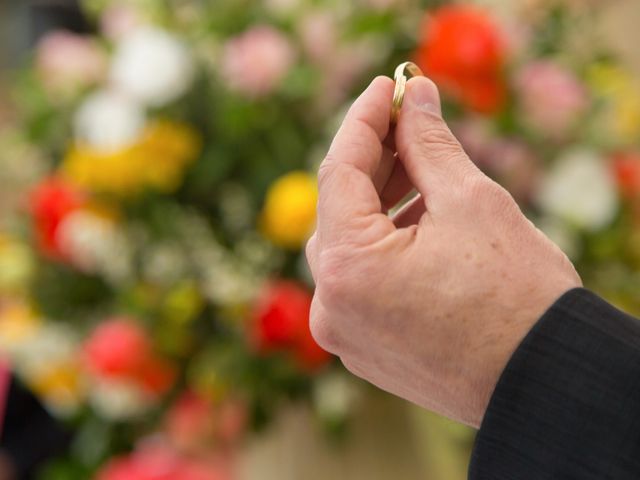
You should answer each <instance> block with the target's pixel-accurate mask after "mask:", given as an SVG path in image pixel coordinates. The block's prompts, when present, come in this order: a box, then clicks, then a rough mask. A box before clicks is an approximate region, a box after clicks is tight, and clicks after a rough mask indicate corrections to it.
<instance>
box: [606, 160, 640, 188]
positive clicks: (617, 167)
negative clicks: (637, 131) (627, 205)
mask: <svg viewBox="0 0 640 480" xmlns="http://www.w3.org/2000/svg"><path fill="white" fill-rule="evenodd" d="M612 160H613V169H614V173H615V176H616V179H617V182H618V187H619V188H620V191H621V193H622V194H623V195H624V196H625V197H628V198H634V197H638V195H639V194H640V153H637V152H621V153H617V154H615V155H613V157H612Z"/></svg>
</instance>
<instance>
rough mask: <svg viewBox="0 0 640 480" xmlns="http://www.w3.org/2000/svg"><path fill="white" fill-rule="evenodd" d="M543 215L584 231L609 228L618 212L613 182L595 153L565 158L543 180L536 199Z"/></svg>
mask: <svg viewBox="0 0 640 480" xmlns="http://www.w3.org/2000/svg"><path fill="white" fill-rule="evenodd" d="M537 200H538V204H539V206H540V207H541V208H542V210H544V211H545V212H547V213H549V214H551V215H554V216H556V217H558V218H560V219H562V220H565V221H567V222H569V223H571V224H573V225H574V226H576V227H579V228H584V229H586V230H590V231H594V230H599V229H602V228H604V227H606V226H607V225H609V224H610V223H611V222H612V221H613V219H614V217H615V215H616V212H617V210H618V195H617V191H616V185H615V180H614V179H613V177H612V174H611V172H610V171H609V169H607V166H606V164H605V161H604V159H603V158H601V157H600V156H599V155H598V154H597V153H595V152H591V151H586V150H574V151H571V152H569V153H567V154H565V155H564V156H563V157H562V158H561V159H559V160H558V161H557V162H556V164H555V165H554V166H553V167H552V169H551V171H550V172H549V174H548V176H547V177H546V178H545V179H543V181H542V184H541V187H540V190H539V192H538V195H537Z"/></svg>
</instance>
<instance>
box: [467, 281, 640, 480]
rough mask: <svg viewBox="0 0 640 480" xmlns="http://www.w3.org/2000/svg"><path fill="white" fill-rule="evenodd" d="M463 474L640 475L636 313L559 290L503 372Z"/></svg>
mask: <svg viewBox="0 0 640 480" xmlns="http://www.w3.org/2000/svg"><path fill="white" fill-rule="evenodd" d="M469 479H470V480H529V479H532V480H545V479H576V480H578V479H580V480H596V479H597V480H603V479H615V480H626V479H634V480H637V479H640V322H639V321H638V320H637V319H635V318H633V317H630V316H629V315H627V314H625V313H623V312H621V311H619V310H617V309H616V308H614V307H612V306H611V305H609V304H608V303H606V302H605V301H604V300H602V299H600V298H599V297H597V296H596V295H594V294H593V293H591V292H589V291H587V290H584V289H575V290H571V291H569V292H567V293H566V294H564V295H563V296H562V297H561V298H560V299H559V300H558V301H557V302H556V303H555V304H554V305H553V306H552V307H551V308H550V309H549V310H548V311H547V312H546V313H545V314H544V315H543V317H542V318H541V319H540V320H539V321H538V323H537V324H536V325H535V326H534V328H533V329H532V330H531V332H529V334H528V335H527V337H526V338H525V339H524V340H523V342H522V343H521V345H520V346H519V347H518V349H517V350H516V352H515V353H514V354H513V356H512V358H511V360H510V361H509V363H508V365H507V366H506V368H505V370H504V372H503V373H502V375H501V378H500V380H499V381H498V384H497V386H496V388H495V391H494V393H493V396H492V398H491V401H490V403H489V407H488V409H487V412H486V414H485V417H484V420H483V422H482V426H481V428H480V431H479V432H478V436H477V438H476V443H475V447H474V451H473V455H472V459H471V465H470V469H469Z"/></svg>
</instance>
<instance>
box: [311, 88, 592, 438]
mask: <svg viewBox="0 0 640 480" xmlns="http://www.w3.org/2000/svg"><path fill="white" fill-rule="evenodd" d="M393 88H394V84H393V82H392V81H391V79H389V78H386V77H379V78H376V79H375V80H374V81H373V82H372V84H371V85H370V86H369V88H368V89H367V90H366V91H365V92H364V93H363V94H362V95H361V97H360V98H358V100H356V102H355V103H354V105H353V106H352V107H351V109H350V110H349V113H348V114H347V116H346V118H345V120H344V123H343V124H342V127H341V128H340V130H339V132H338V133H337V135H336V137H335V139H334V141H333V144H332V146H331V149H330V151H329V153H328V155H327V157H326V159H325V160H324V162H323V163H322V165H321V167H320V171H319V175H318V178H319V190H320V196H319V203H318V224H317V231H316V232H315V234H314V235H313V237H312V238H311V240H310V241H309V243H308V245H307V258H308V261H309V265H310V267H311V271H312V274H313V276H314V279H315V281H316V293H315V296H314V300H313V305H312V310H311V325H310V326H311V331H312V333H313V335H314V337H315V339H316V340H317V342H318V343H319V344H320V345H321V346H322V347H324V348H325V349H327V350H329V351H331V352H332V353H334V354H336V355H338V356H339V357H340V358H341V360H342V362H343V363H344V365H345V366H346V368H347V369H349V370H350V371H351V372H352V373H354V374H355V375H358V376H360V377H362V378H364V379H366V380H368V381H369V382H371V383H373V384H375V385H377V386H378V387H380V388H382V389H384V390H387V391H389V392H391V393H394V394H396V395H398V396H400V397H403V398H405V399H407V400H410V401H412V402H414V403H416V404H418V405H421V406H423V407H425V408H428V409H430V410H433V411H435V412H438V413H440V414H443V415H446V416H448V417H449V418H452V419H455V420H458V421H460V422H463V423H466V424H468V425H472V426H474V427H478V426H479V425H480V423H481V421H482V418H483V415H484V412H485V410H486V408H487V404H488V401H489V398H490V396H491V394H492V392H493V389H494V387H495V385H496V382H497V380H498V377H499V375H500V373H501V372H502V370H503V368H504V367H505V365H506V363H507V362H508V360H509V358H510V356H511V354H512V353H513V351H514V350H515V349H516V347H517V346H518V344H519V342H520V341H521V340H522V338H523V337H524V336H525V335H526V333H527V332H528V331H529V330H530V329H531V327H532V326H533V324H534V323H535V322H536V321H537V320H538V318H539V317H540V316H541V315H542V314H543V313H544V312H545V311H546V309H547V308H548V307H550V306H551V304H552V303H553V302H554V301H555V300H556V299H558V298H559V297H560V296H561V295H562V294H563V293H564V292H566V291H567V290H569V289H571V288H574V287H579V286H581V280H580V278H579V276H578V274H577V273H576V271H575V269H574V268H573V266H572V264H571V263H570V261H569V260H568V259H567V257H566V256H565V255H564V254H563V253H562V252H561V251H560V250H559V249H558V248H557V247H556V246H555V245H554V244H553V243H552V242H551V241H550V240H548V239H547V238H546V237H545V236H544V235H543V234H542V233H541V232H540V231H539V230H537V229H536V228H535V227H534V226H533V224H532V223H531V222H530V221H529V220H527V219H526V218H525V216H524V215H523V214H522V212H521V211H520V209H519V208H518V206H517V204H516V203H515V201H514V200H513V198H512V197H511V196H510V195H509V193H508V192H507V191H506V190H504V189H503V188H502V187H500V186H499V185H498V184H496V183H495V182H493V181H492V180H491V179H489V178H488V177H487V176H485V175H484V174H483V173H482V172H480V170H478V169H477V168H476V166H475V165H474V164H473V163H472V162H471V161H470V159H469V158H468V157H467V155H466V154H465V153H464V151H463V150H462V147H461V146H460V144H459V143H458V142H457V141H456V139H455V137H454V136H453V134H452V133H451V132H450V130H449V129H448V127H447V125H446V124H445V122H444V121H443V119H442V117H441V114H440V100H439V96H438V92H437V89H436V87H435V85H434V84H433V82H431V81H430V80H428V79H426V78H423V77H417V78H413V79H411V80H410V81H409V82H408V84H407V89H406V95H405V99H404V105H403V108H402V111H401V114H400V118H399V120H398V124H397V126H396V128H395V131H393V130H390V127H389V118H390V111H391V99H392V96H393ZM396 150H397V153H398V155H397V160H396V158H394V152H395V151H396ZM413 188H415V189H416V190H417V192H418V195H417V196H416V197H415V198H414V199H413V200H412V201H411V202H409V203H408V204H407V205H406V206H405V207H403V208H402V209H401V210H400V211H399V212H398V213H397V214H396V215H395V216H394V217H393V218H390V217H389V216H388V215H387V214H386V212H387V209H389V208H391V207H393V206H394V205H395V204H397V203H398V202H399V201H400V200H401V199H402V198H404V197H405V196H406V195H407V194H408V193H409V192H410V191H411V190H412V189H413Z"/></svg>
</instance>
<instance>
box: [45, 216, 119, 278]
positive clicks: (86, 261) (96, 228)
mask: <svg viewBox="0 0 640 480" xmlns="http://www.w3.org/2000/svg"><path fill="white" fill-rule="evenodd" d="M56 236H57V238H56V240H57V242H58V244H59V245H60V249H61V251H62V252H63V253H64V254H65V255H67V256H68V257H69V259H70V260H71V262H72V263H73V264H74V266H75V267H76V268H78V269H80V270H82V271H84V272H100V273H102V274H104V275H105V277H106V278H107V279H109V280H112V281H114V282H117V281H122V280H123V279H125V278H127V276H128V274H129V273H130V271H131V265H130V263H131V260H130V256H131V255H130V251H129V248H128V244H127V242H126V239H125V238H124V235H123V233H122V232H121V231H120V230H119V229H118V227H117V225H116V223H115V222H113V221H112V220H111V219H109V218H107V217H104V216H101V215H97V214H95V213H93V212H91V211H90V210H79V211H77V212H74V213H71V214H69V215H67V216H66V217H65V218H64V220H63V221H62V223H61V224H60V226H59V228H58V231H57V234H56Z"/></svg>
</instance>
